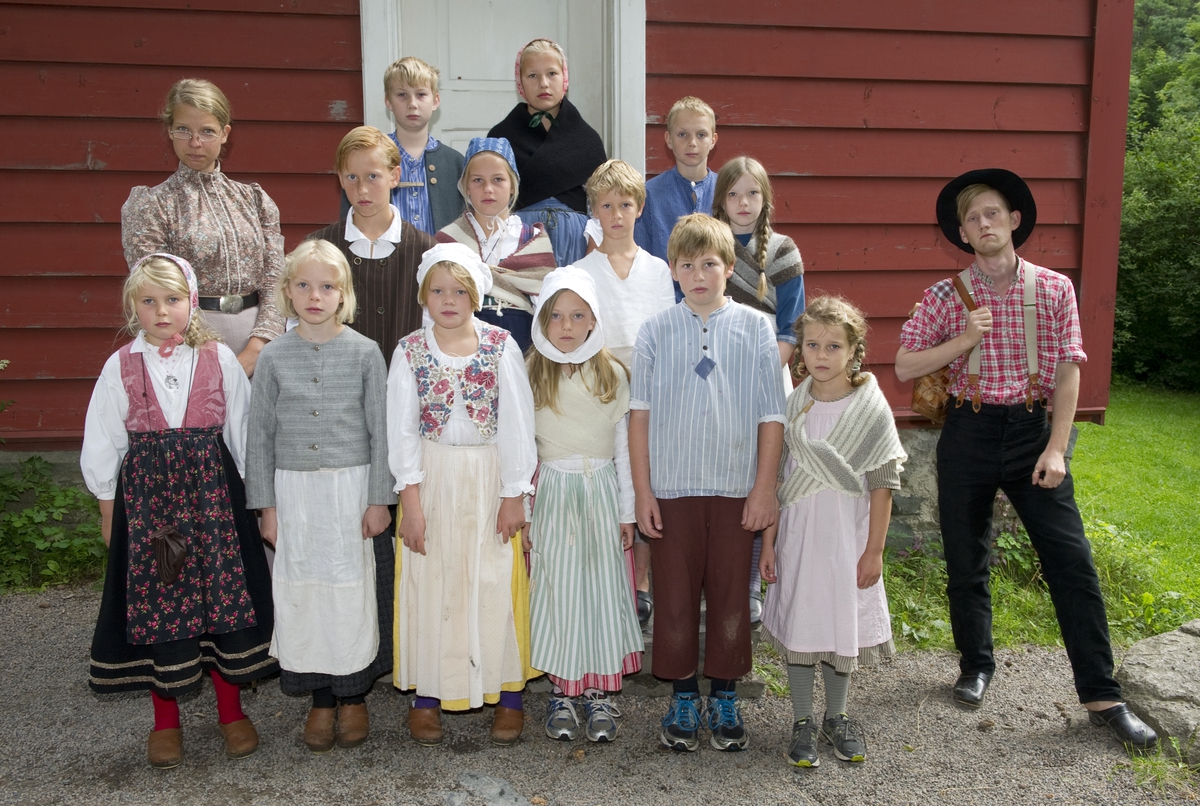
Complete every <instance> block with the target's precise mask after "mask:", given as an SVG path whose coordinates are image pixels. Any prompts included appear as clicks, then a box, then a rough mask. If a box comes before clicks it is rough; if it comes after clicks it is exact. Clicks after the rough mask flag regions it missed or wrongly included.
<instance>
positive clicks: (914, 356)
mask: <svg viewBox="0 0 1200 806" xmlns="http://www.w3.org/2000/svg"><path fill="white" fill-rule="evenodd" d="M964 335H965V334H964ZM974 346H975V345H973V344H970V343H969V342H968V341H967V340H966V338H964V336H958V337H956V338H953V339H950V340H949V341H944V342H942V343H941V344H939V345H937V346H936V347H930V348H929V349H928V350H918V351H916V352H914V351H911V350H906V349H905V348H903V347H901V348H900V350H899V352H897V353H896V378H897V380H900V381H911V380H912V379H913V378H919V377H921V376H922V375H928V374H929V373H931V372H937V371H938V370H939V369H941V368H942V367H944V366H946V365H947V364H949V363H950V362H951V361H953V360H954V359H956V358H958V357H959V356H960V355H962V354H963V353H965V352H966V351H967V350H970V349H971V348H972V347H974Z"/></svg>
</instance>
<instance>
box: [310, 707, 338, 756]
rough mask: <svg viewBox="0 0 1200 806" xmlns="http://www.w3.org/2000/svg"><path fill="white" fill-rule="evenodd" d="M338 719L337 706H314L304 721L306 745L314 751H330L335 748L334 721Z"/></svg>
mask: <svg viewBox="0 0 1200 806" xmlns="http://www.w3.org/2000/svg"><path fill="white" fill-rule="evenodd" d="M336 719H337V709H336V708H313V709H312V710H310V711H309V712H308V721H307V722H305V723H304V746H305V747H307V748H308V749H309V750H311V751H313V752H314V753H328V752H329V751H330V750H332V749H333V741H334V737H333V723H334V720H336Z"/></svg>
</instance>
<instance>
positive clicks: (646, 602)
mask: <svg viewBox="0 0 1200 806" xmlns="http://www.w3.org/2000/svg"><path fill="white" fill-rule="evenodd" d="M653 612H654V599H653V597H651V596H650V591H638V592H637V614H638V623H639V624H641V625H642V626H643V627H645V626H646V625H647V624H649V623H650V615H651V614H652V613H653Z"/></svg>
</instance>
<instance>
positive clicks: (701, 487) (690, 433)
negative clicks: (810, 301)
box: [629, 299, 786, 498]
mask: <svg viewBox="0 0 1200 806" xmlns="http://www.w3.org/2000/svg"><path fill="white" fill-rule="evenodd" d="M705 356H707V357H709V358H711V359H712V361H714V362H715V363H716V366H715V367H713V368H712V371H711V372H710V373H709V374H708V378H707V379H705V378H701V377H700V375H699V374H698V373H697V372H696V367H697V365H698V364H700V363H701V361H703V359H704V357H705ZM630 393H631V399H630V401H629V404H630V408H633V409H648V410H649V411H650V487H651V489H652V490H653V491H654V495H655V496H656V497H657V498H683V497H685V496H712V495H719V496H725V497H728V498H742V497H745V496H746V495H748V494H749V493H750V489H751V487H753V486H754V478H755V475H756V473H757V470H758V426H759V424H760V423H783V422H784V416H783V413H784V408H785V406H786V401H785V396H784V391H783V371H782V370H781V369H780V368H779V348H778V347H777V346H776V344H775V329H774V328H773V327H772V326H771V322H770V321H769V320H768V319H767V317H766V316H764V315H763V314H761V313H759V312H758V311H755V310H754V309H752V308H749V307H747V306H745V305H740V304H738V303H736V302H734V301H733V300H731V299H726V301H725V304H724V305H723V306H721V307H720V308H718V309H717V310H715V311H713V312H712V313H711V314H709V316H708V321H707V322H704V321H702V320H701V319H700V317H699V315H697V314H696V313H694V312H693V311H692V309H691V308H689V307H688V306H687V303H686V302H681V303H679V304H677V305H675V306H674V307H672V308H668V309H667V310H665V311H662V312H661V313H658V314H655V315H654V316H652V317H651V318H650V319H647V320H646V322H645V323H644V324H643V325H642V328H641V330H640V331H638V338H637V343H636V344H635V345H634V348H633V379H632V382H631V384H630Z"/></svg>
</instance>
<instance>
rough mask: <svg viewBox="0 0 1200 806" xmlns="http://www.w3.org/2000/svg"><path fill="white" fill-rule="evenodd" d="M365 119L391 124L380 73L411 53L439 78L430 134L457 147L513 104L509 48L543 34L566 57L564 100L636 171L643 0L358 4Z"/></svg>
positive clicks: (641, 139) (640, 142)
mask: <svg viewBox="0 0 1200 806" xmlns="http://www.w3.org/2000/svg"><path fill="white" fill-rule="evenodd" d="M360 9H361V14H362V33H363V98H364V114H365V118H366V121H367V123H369V124H370V125H372V126H378V127H379V128H381V129H385V130H386V131H392V130H393V129H394V128H395V121H394V120H392V118H391V115H390V114H389V113H388V111H387V109H386V108H385V107H384V105H383V71H384V70H385V69H386V67H387V65H389V64H390V63H391V62H392V61H394V60H395V59H397V58H399V57H400V56H402V55H403V56H418V57H420V58H422V59H424V60H425V61H427V62H429V63H430V64H432V65H434V66H436V67H437V68H438V69H439V71H440V72H441V87H440V93H441V98H442V104H441V108H440V109H439V110H438V111H437V112H436V113H435V114H434V117H433V123H432V126H431V131H432V133H433V135H434V136H435V137H437V138H438V139H439V140H442V141H444V142H447V143H449V144H450V145H452V146H453V147H454V148H456V149H458V150H459V151H464V150H465V149H466V147H467V143H468V142H469V141H470V140H471V138H472V137H481V136H483V135H485V134H487V131H488V129H490V128H491V127H492V126H494V125H495V124H497V123H499V122H500V121H501V120H503V119H504V117H505V116H506V115H507V114H508V113H509V111H510V110H511V109H512V108H513V106H514V105H515V104H516V103H517V102H518V101H519V100H520V96H518V95H517V88H516V80H515V76H514V72H513V63H514V61H515V59H516V54H517V49H518V48H520V47H521V46H522V45H524V44H525V43H526V42H528V41H529V40H531V39H534V38H537V37H547V38H549V39H553V40H555V41H556V42H558V43H559V44H560V45H562V47H563V49H564V50H565V51H566V53H567V57H568V60H569V62H568V69H569V72H570V89H569V90H568V97H569V98H570V99H571V102H572V103H573V104H575V106H577V107H578V108H579V110H580V112H581V114H582V115H583V118H584V120H586V121H588V123H590V124H591V125H592V126H593V128H595V129H596V131H598V132H599V133H600V136H601V138H602V139H603V140H604V145H605V149H606V151H607V152H608V153H609V155H610V156H620V157H622V158H623V159H626V160H628V161H629V162H630V163H631V164H633V165H634V166H635V167H637V168H638V170H644V169H645V123H646V119H645V108H646V103H645V98H646V91H645V48H646V44H645V43H646V35H645V6H644V4H643V1H642V0H362V2H361V4H360Z"/></svg>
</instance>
